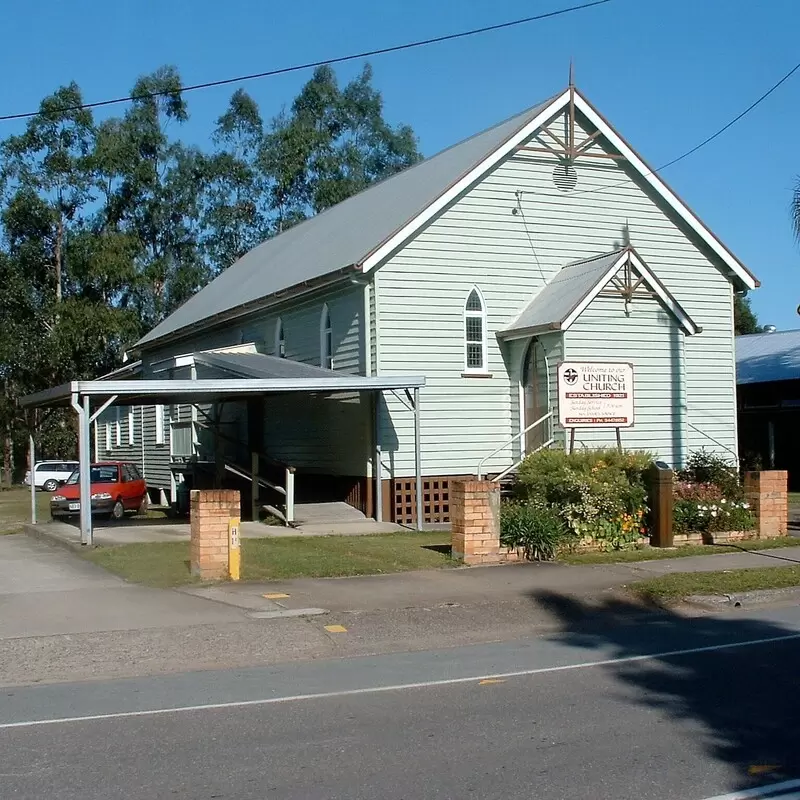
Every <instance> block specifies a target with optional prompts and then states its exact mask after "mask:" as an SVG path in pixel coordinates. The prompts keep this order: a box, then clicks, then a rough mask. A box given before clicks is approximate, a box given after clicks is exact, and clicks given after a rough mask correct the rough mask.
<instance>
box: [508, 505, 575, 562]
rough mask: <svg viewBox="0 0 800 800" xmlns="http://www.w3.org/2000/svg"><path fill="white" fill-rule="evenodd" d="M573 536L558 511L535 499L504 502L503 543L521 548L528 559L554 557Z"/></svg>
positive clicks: (548, 559) (546, 559)
mask: <svg viewBox="0 0 800 800" xmlns="http://www.w3.org/2000/svg"><path fill="white" fill-rule="evenodd" d="M571 538H572V537H571V536H570V533H569V531H568V530H567V526H566V525H565V524H564V521H563V520H562V519H561V517H560V516H559V514H558V512H557V511H556V510H555V509H553V508H550V507H548V506H545V505H538V504H534V503H503V505H502V506H501V507H500V544H502V545H503V546H504V547H515V548H521V549H522V550H523V552H524V553H525V558H527V559H528V561H551V560H552V559H553V558H555V556H556V553H557V552H558V551H559V549H560V548H562V547H564V546H565V545H567V544H568V543H569V541H570V539H571Z"/></svg>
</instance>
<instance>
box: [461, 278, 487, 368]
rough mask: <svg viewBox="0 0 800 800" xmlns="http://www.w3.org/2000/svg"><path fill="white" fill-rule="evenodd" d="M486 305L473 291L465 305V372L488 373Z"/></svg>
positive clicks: (475, 290) (478, 293)
mask: <svg viewBox="0 0 800 800" xmlns="http://www.w3.org/2000/svg"><path fill="white" fill-rule="evenodd" d="M486 362H487V353H486V305H485V304H484V302H483V298H482V297H481V295H480V292H479V291H478V290H477V289H473V290H472V291H471V292H470V293H469V297H467V302H466V304H465V305H464V371H465V372H476V373H477V372H486Z"/></svg>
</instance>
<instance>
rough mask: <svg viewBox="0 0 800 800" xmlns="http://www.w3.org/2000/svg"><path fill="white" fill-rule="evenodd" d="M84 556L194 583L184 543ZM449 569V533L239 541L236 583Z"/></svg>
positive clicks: (174, 582)
mask: <svg viewBox="0 0 800 800" xmlns="http://www.w3.org/2000/svg"><path fill="white" fill-rule="evenodd" d="M431 548H435V549H431ZM85 558H88V559H89V560H90V561H93V562H94V563H95V564H99V565H100V566H102V567H105V568H106V569H107V570H109V571H110V572H114V573H116V574H117V575H120V576H122V577H123V578H125V579H126V580H130V581H134V582H136V583H143V584H145V585H147V586H159V587H167V586H182V585H185V584H189V583H196V582H198V581H197V579H196V578H194V577H192V575H191V574H190V572H189V543H188V542H166V543H163V544H162V543H147V544H128V545H120V546H118V547H98V548H95V549H94V550H91V551H89V552H88V553H86V554H85ZM454 565H455V562H454V561H452V560H451V559H450V535H449V534H448V533H441V532H430V533H429V532H425V533H389V534H380V535H376V536H313V537H294V536H291V537H286V538H283V537H281V538H277V537H276V538H264V539H243V540H242V579H243V580H250V581H265V580H279V579H284V578H329V577H337V576H342V575H374V574H379V573H385V572H404V571H407V570H413V569H436V568H441V567H449V566H454Z"/></svg>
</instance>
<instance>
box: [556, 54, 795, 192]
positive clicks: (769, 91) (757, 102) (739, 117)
mask: <svg viewBox="0 0 800 800" xmlns="http://www.w3.org/2000/svg"><path fill="white" fill-rule="evenodd" d="M798 70H800V63H797V64H795V65H794V66H793V67H792V68H791V69H790V70H789V71H788V72H787V73H786V74H785V75H784V76H783V77H782V78H780V79H779V80H778V81H776V82H775V83H773V84H772V86H770V87H769V89H767V91H765V92H764V93H763V94H762V95H761V96H760V97H759V98H758V99H757V100H754V101H753V102H752V103H750V105H749V106H747V108H746V109H745V110H744V111H742V112H741V113H740V114H737V115H736V116H735V117H734V118H733V119H732V120H731V121H730V122H727V123H726V124H725V125H723V126H722V127H721V128H719V129H718V130H716V131H715V132H714V133H712V134H711V136H707V137H706V138H705V139H703V141H702V142H700V143H699V144H696V145H695V146H694V147H692V148H691V149H689V150H687V151H686V152H685V153H682V154H681V155H679V156H677V158H673V159H672V160H671V161H667V163H666V164H662V165H661V166H660V167H657V168H656V169H653V170H650V171H649V172H646V173H645V177H647V176H648V175H655V174H656V173H658V172H661V171H662V170H665V169H667V167H671V166H672V165H673V164H677V163H678V162H679V161H683V159H684V158H688V157H689V156H690V155H693V154H694V153H696V152H697V151H698V150H700V149H701V148H703V147H705V146H706V145H707V144H710V143H711V142H713V141H714V139H716V138H717V137H719V136H721V135H722V134H723V133H725V131H727V130H728V129H729V128H732V127H733V126H734V125H735V124H736V123H737V122H739V121H740V120H742V119H744V117H746V116H747V115H748V114H749V113H750V112H751V111H753V110H754V109H755V108H756V107H757V106H759V105H761V103H763V102H764V100H766V99H767V98H768V97H769V96H770V95H771V94H772V93H773V92H774V91H776V90H777V89H778V88H779V87H780V86H782V85H783V84H784V83H786V81H788V80H789V78H791V77H792V75H794V74H795V72H797V71H798ZM626 184H627V181H620V182H619V183H612V184H610V185H609V186H598V187H597V188H596V189H584V190H583V191H579V192H570V196H571V197H576V196H578V195H584V194H599V193H600V192H606V191H608V190H609V189H615V188H616V187H618V186H624V185H626Z"/></svg>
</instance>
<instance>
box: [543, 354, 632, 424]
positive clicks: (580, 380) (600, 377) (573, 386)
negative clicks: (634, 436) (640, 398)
mask: <svg viewBox="0 0 800 800" xmlns="http://www.w3.org/2000/svg"><path fill="white" fill-rule="evenodd" d="M558 419H559V422H560V423H561V425H562V427H564V428H630V427H631V426H632V425H633V364H629V363H627V362H622V361H613V362H599V361H563V362H562V363H561V364H559V365H558Z"/></svg>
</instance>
